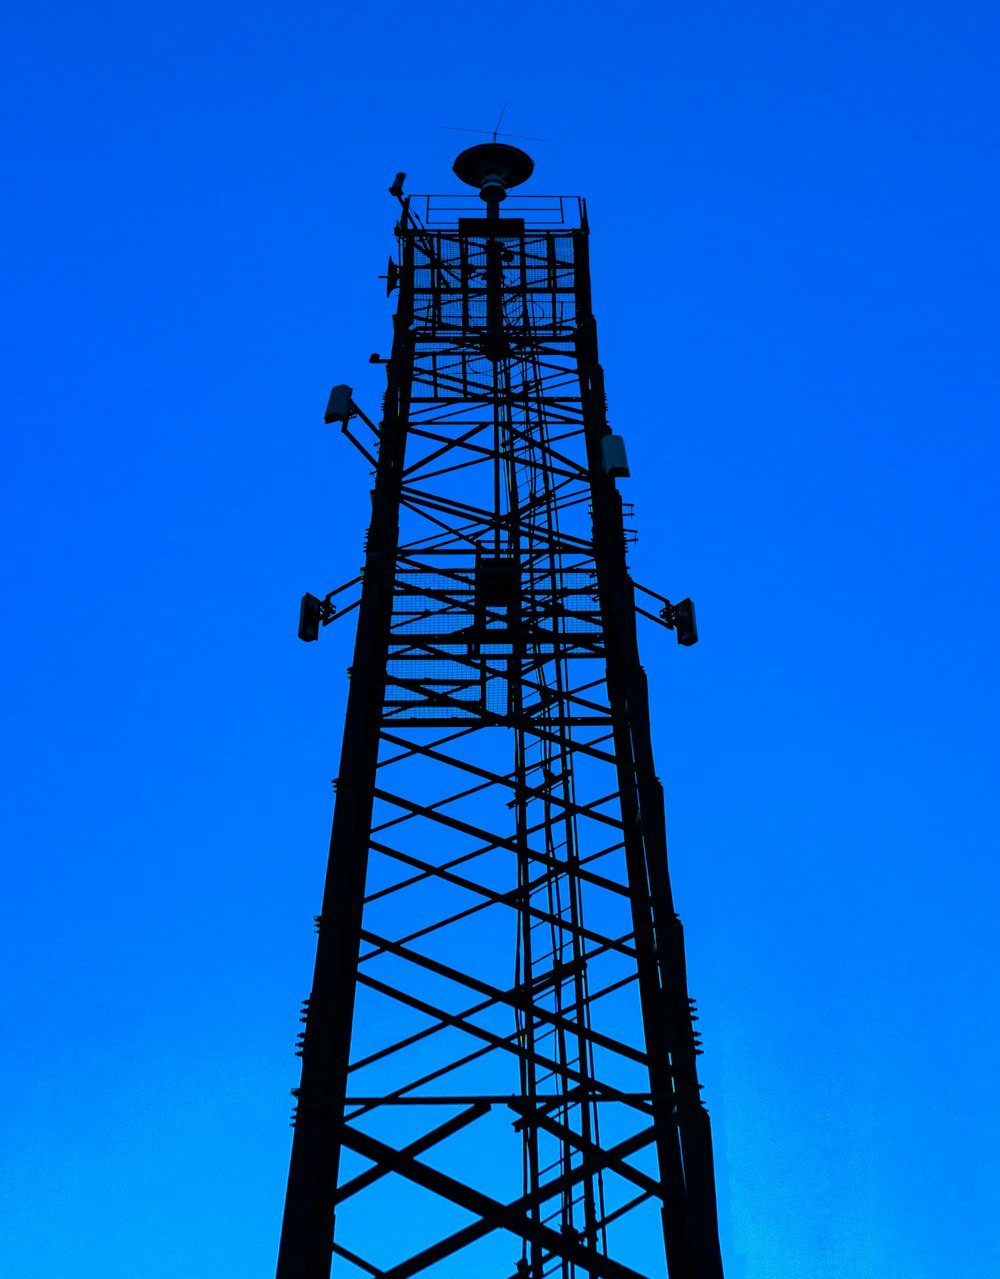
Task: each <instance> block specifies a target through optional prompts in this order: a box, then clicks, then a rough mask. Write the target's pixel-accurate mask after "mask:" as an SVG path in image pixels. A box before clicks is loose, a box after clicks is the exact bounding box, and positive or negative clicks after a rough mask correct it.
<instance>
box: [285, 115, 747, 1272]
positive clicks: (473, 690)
mask: <svg viewBox="0 0 1000 1279" xmlns="http://www.w3.org/2000/svg"><path fill="white" fill-rule="evenodd" d="M532 169H533V164H532V161H531V159H530V157H529V156H527V155H526V154H525V153H524V152H523V151H521V150H519V149H517V148H516V147H513V146H509V145H506V144H504V143H499V142H496V141H495V140H494V141H492V142H487V143H483V144H480V145H478V146H474V147H471V148H469V149H468V150H466V151H463V152H462V154H461V155H460V156H459V157H458V159H457V160H456V162H455V166H454V171H455V174H456V175H457V176H458V177H459V178H460V179H461V180H462V181H463V182H464V183H466V184H468V185H470V186H472V187H474V188H476V191H478V196H477V194H476V193H475V192H473V193H471V194H451V195H447V196H423V197H417V196H413V197H410V196H405V195H404V194H403V183H404V177H405V175H403V174H399V175H397V178H396V180H395V181H394V183H393V185H392V187H391V188H390V191H391V192H392V193H393V195H394V196H395V197H396V199H397V200H398V202H399V205H400V213H399V220H398V222H397V225H396V236H397V240H398V264H397V263H396V262H394V261H393V260H392V259H390V265H389V271H388V277H387V283H388V288H389V291H390V292H391V293H392V292H396V291H397V290H398V301H397V307H396V313H395V316H394V321H393V341H392V351H391V355H390V356H389V357H388V360H386V361H384V363H385V368H386V377H387V387H386V393H385V399H384V403H383V412H382V417H381V421H380V422H379V423H378V424H376V423H374V422H372V421H371V420H370V419H369V418H368V417H367V416H366V415H365V414H364V413H363V411H362V410H361V409H360V407H359V406H358V405H356V404H355V402H354V400H353V393H352V391H351V388H350V387H348V386H339V387H335V388H334V391H333V393H332V394H331V397H330V404H329V407H328V410H327V421H328V422H339V423H340V424H341V427H342V429H343V430H344V431H345V433H347V434H348V435H349V436H350V437H351V438H352V440H354V442H355V443H356V444H357V446H358V447H359V448H361V449H362V450H363V451H364V452H365V453H366V456H367V457H368V458H369V460H370V462H371V464H372V466H373V468H374V476H375V481H374V489H373V490H372V495H371V497H372V518H371V524H370V526H369V529H368V535H367V539H366V543H365V562H364V568H363V571H362V575H361V577H360V579H355V582H354V583H349V584H348V588H350V587H353V586H355V585H357V591H358V596H359V598H358V599H357V600H354V601H351V602H349V603H345V604H344V605H343V606H342V604H341V601H348V600H349V593H345V589H344V588H342V590H341V591H339V592H331V594H330V595H328V596H326V597H325V598H320V597H316V596H312V595H307V596H305V597H304V599H303V602H302V612H301V617H300V628H299V634H300V636H301V637H302V638H303V639H306V640H313V639H315V638H317V636H318V635H319V633H320V630H321V628H322V627H323V626H324V625H326V624H328V623H330V622H332V621H334V620H335V619H337V618H339V617H341V616H342V615H343V614H344V613H346V612H349V611H351V609H353V607H354V606H355V604H356V605H357V607H358V614H357V639H356V645H355V652H354V660H353V665H352V668H351V672H350V674H351V683H350V689H349V694H348V702H347V711H346V719H345V725H344V738H343V750H342V755H341V761H340V769H339V773H338V777H337V779H336V782H335V787H336V792H337V795H336V805H335V812H334V820H333V833H332V838H331V845H330V858H329V864H328V870H327V878H326V888H325V893H324V897H323V906H322V913H321V915H320V916H319V917H318V919H317V926H318V932H319V938H318V945H317V956H316V968H315V975H314V980H313V986H312V991H311V993H310V996H309V998H308V1000H307V1001H306V1003H305V1005H304V1017H303V1021H304V1025H305V1029H304V1032H303V1035H302V1037H301V1041H302V1042H301V1048H300V1052H301V1055H302V1079H301V1085H300V1087H299V1088H298V1089H297V1090H296V1113H295V1118H294V1135H293V1146H292V1158H291V1167H290V1172H289V1180H288V1191H287V1198H286V1204H285V1214H284V1222H283V1227H282V1234H281V1244H280V1251H279V1259H278V1279H326V1277H327V1276H328V1275H329V1273H330V1270H331V1265H332V1266H333V1269H334V1271H335V1272H336V1273H337V1274H338V1275H343V1276H345V1279H347V1277H350V1279H354V1277H355V1276H356V1277H357V1279H364V1277H365V1276H369V1277H373V1279H407V1277H408V1276H411V1275H427V1276H433V1279H451V1277H452V1276H455V1277H456V1279H458V1277H459V1276H462V1277H463V1279H469V1277H471V1276H476V1277H477V1279H479V1277H480V1276H482V1277H483V1279H486V1277H487V1276H494V1277H495V1279H548V1277H549V1276H554V1275H559V1276H562V1277H563V1279H575V1277H577V1276H587V1277H588V1279H638V1277H639V1276H643V1277H645V1279H652V1276H655V1275H662V1274H668V1275H669V1279H689V1277H690V1279H721V1275H722V1263H721V1258H720V1252H719V1242H718V1229H717V1223H716V1205H715V1188H714V1173H713V1166H712V1145H711V1134H710V1128H709V1119H708V1115H707V1113H706V1111H705V1109H704V1107H703V1105H702V1102H701V1095H700V1089H699V1084H698V1079H697V1071H696V1055H697V1054H698V1052H699V1051H700V1048H699V1047H698V1040H697V1036H696V1034H695V1032H694V1030H693V1024H692V1023H693V1017H694V1014H693V1005H692V1003H691V1001H690V999H689V997H688V989H687V979H686V974H685V961H684V941H683V932H682V928H681V924H680V921H679V919H678V917H677V915H676V914H675V911H674V905H673V900H672V895H671V888H670V880H669V876H668V870H667V850H666V837H665V827H664V815H663V795H662V789H661V786H660V783H659V780H658V778H657V776H656V773H655V770H654V766H653V753H652V745H651V736H650V723H649V707H648V695H647V687H646V676H645V673H644V671H643V668H642V666H641V665H640V661H639V651H638V645H637V639H636V615H637V613H641V614H644V615H645V616H646V617H649V618H651V619H652V620H654V621H657V622H660V623H662V624H664V625H666V626H668V627H670V628H671V629H673V630H674V632H675V634H676V637H677V639H678V640H679V642H680V643H681V644H684V645H688V644H691V643H694V642H695V640H696V639H697V633H696V630H695V622H694V610H693V606H692V605H691V601H690V600H684V601H682V602H681V603H679V604H672V603H671V602H670V601H669V600H667V599H666V598H664V597H662V596H659V595H657V594H656V593H655V592H653V591H650V590H648V589H646V588H640V587H638V586H637V584H636V583H634V582H633V580H632V579H631V577H630V575H629V571H628V567H627V560H626V552H627V545H628V541H629V532H628V529H627V527H626V509H625V508H624V507H623V503H622V500H621V497H620V495H619V492H618V480H619V479H621V478H623V477H625V476H627V475H628V461H627V457H626V453H625V447H624V442H623V440H622V438H621V437H620V436H618V435H616V434H614V433H613V432H612V431H611V429H610V428H609V425H608V420H607V411H606V401H605V393H604V381H603V374H602V371H601V367H600V365H599V363H598V353H597V335H596V328H595V323H594V318H593V314H592V308H591V292H590V271H589V260H588V224H587V216H586V208H585V205H584V203H583V201H582V200H579V199H577V198H566V197H548V196H529V197H525V196H523V195H522V194H521V193H520V192H518V193H517V194H516V196H513V197H511V198H510V199H509V201H508V195H509V193H510V192H511V191H513V190H514V189H515V188H518V187H519V186H520V185H521V184H522V183H523V182H525V181H527V179H528V178H529V177H530V176H531V173H532ZM375 358H377V357H373V359H375ZM358 423H361V425H360V426H358ZM352 426H354V427H355V428H356V429H357V430H359V431H362V432H370V435H371V441H370V447H369V446H366V444H365V443H363V441H362V440H360V439H358V438H357V436H356V435H355V434H354V433H353V431H352ZM637 591H639V592H640V594H641V596H642V603H641V604H637V597H636V592H637Z"/></svg>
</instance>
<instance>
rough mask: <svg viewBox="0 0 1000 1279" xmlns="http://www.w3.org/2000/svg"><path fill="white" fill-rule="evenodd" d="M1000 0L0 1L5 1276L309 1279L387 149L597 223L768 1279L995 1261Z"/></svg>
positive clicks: (762, 1276) (710, 1065)
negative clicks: (309, 1034)
mask: <svg viewBox="0 0 1000 1279" xmlns="http://www.w3.org/2000/svg"><path fill="white" fill-rule="evenodd" d="M998 27H1000V19H998V16H997V11H996V9H995V8H994V7H993V6H989V5H986V4H983V3H964V4H963V3H958V4H953V5H950V6H945V5H942V4H937V5H932V4H927V3H916V4H906V5H904V4H902V3H888V2H887V0H872V3H869V4H866V5H862V4H859V3H847V4H844V3H841V4H837V5H833V4H829V3H822V2H821V3H819V4H813V5H808V6H803V5H792V4H789V3H787V0H781V2H777V0H773V2H771V3H768V2H766V0H765V3H762V4H758V5H755V6H747V5H741V4H735V3H732V2H731V0H720V2H719V3H714V4H708V5H701V6H680V5H674V4H667V5H652V4H646V3H639V4H634V5H632V6H629V7H628V8H623V7H619V6H598V5H593V4H589V3H584V4H581V5H578V6H575V7H572V8H570V7H567V6H562V5H560V6H556V5H548V4H545V3H540V4H531V5H528V4H525V3H523V2H522V0H512V2H511V3H509V4H507V5H505V6H503V7H502V9H501V10H498V11H493V10H491V9H488V8H486V7H478V6H471V5H459V4H457V3H450V2H449V3H438V4H431V5H423V6H419V7H417V6H414V7H412V8H410V7H407V6H404V5H402V4H398V3H385V4H382V5H379V6H377V7H370V6H360V7H355V8H353V9H351V10H341V9H338V8H335V7H333V6H324V5H319V4H315V3H309V2H304V3H301V4H298V5H294V6H278V5H274V4H262V3H251V4H242V5H235V4H231V3H228V2H223V3H215V4H209V5H200V6H195V5H192V4H190V3H187V2H186V0H179V3H177V4H175V5H173V6H170V7H169V8H161V7H155V6H153V7H149V6H134V5H129V6H126V5H112V4H100V3H98V4H96V5H94V6H91V7H89V8H80V7H70V6H67V5H63V4H45V3H40V4H38V5H36V6H34V7H33V8H32V9H31V10H30V12H29V11H28V10H22V11H21V12H19V13H17V14H16V15H14V16H13V17H12V18H11V19H10V20H9V24H8V31H7V40H6V42H5V43H6V46H7V47H6V54H5V60H6V61H7V64H8V65H7V67H6V70H5V73H4V76H3V79H2V88H0V92H2V93H3V94H4V95H5V97H6V98H7V102H6V107H5V115H6V118H7V120H8V122H9V125H10V128H9V129H8V133H9V135H10V137H11V141H10V142H9V144H8V150H7V157H6V161H5V170H6V175H7V177H8V183H9V190H8V194H7V196H6V197H5V201H4V204H3V206H2V211H0V220H2V224H3V231H4V241H5V248H6V252H5V253H4V255H3V256H4V273H5V275H6V277H7V278H6V288H5V292H6V295H7V297H8V298H9V301H8V305H7V307H6V309H5V319H6V324H5V334H4V346H5V349H6V353H7V359H6V360H5V362H4V364H5V374H4V383H5V385H4V400H5V409H6V412H5V415H4V416H5V418H6V421H7V432H6V435H7V442H6V444H5V455H6V456H5V466H4V467H3V472H4V476H3V481H2V482H3V485H4V489H5V492H4V496H3V501H2V508H3V510H2V516H0V518H2V521H3V527H4V533H5V538H6V541H7V543H8V546H9V548H10V549H9V550H8V552H7V554H6V555H5V560H6V565H7V576H8V586H7V589H6V591H5V597H6V610H5V611H6V625H5V628H4V631H5V633H4V638H3V641H2V642H3V647H4V665H5V669H6V671H7V674H8V677H9V678H8V680H7V681H5V683H6V685H7V689H6V692H5V694H4V702H5V707H4V711H5V713H4V721H5V723H6V725H7V726H8V730H7V736H6V744H5V748H4V761H3V778H4V781H5V783H6V785H5V787H4V790H5V799H4V828H5V832H6V833H5V839H4V843H5V845H6V849H7V852H6V855H5V858H4V865H5V874H4V891H3V892H2V893H0V910H2V912H3V922H2V927H0V947H2V965H3V974H4V982H3V996H2V1005H0V1017H2V1021H0V1040H2V1042H0V1054H2V1055H0V1088H2V1096H3V1099H4V1104H3V1106H2V1107H0V1139H2V1150H3V1156H2V1157H3V1161H4V1164H5V1171H4V1176H3V1186H4V1189H3V1192H2V1205H3V1213H4V1215H5V1216H6V1217H8V1218H9V1224H8V1225H5V1226H4V1227H3V1228H2V1229H0V1271H2V1272H3V1273H4V1274H5V1275H10V1276H11V1279H35V1277H36V1276H38V1277H40V1276H43V1275H45V1276H49V1275H52V1274H70V1273H72V1274H73V1275H74V1276H77V1277H78V1279H88V1277H89V1276H102V1277H104V1276H107V1275H109V1274H116V1275H124V1276H129V1277H130V1279H133V1277H134V1279H161V1277H163V1279H165V1277H166V1276H168V1275H169V1276H176V1275H178V1274H183V1275H185V1276H191V1277H192V1279H201V1277H202V1276H204V1277H205V1279H209V1277H210V1276H211V1277H212V1279H215V1277H218V1276H229V1275H233V1276H236V1275H239V1276H241V1279H257V1277H258V1276H261V1277H263V1276H267V1275H270V1274H271V1273H273V1261H274V1255H275V1249H276V1243H277V1232H278V1226H279V1221H280V1213H281V1203H282V1196H283V1191H284V1179H285V1175H286V1169H287V1155H288V1145H289V1129H288V1127H287V1126H286V1125H287V1119H288V1112H289V1107H290V1104H291V1103H290V1098H289V1097H288V1089H289V1088H290V1087H292V1086H293V1085H294V1084H295V1083H296V1067H297V1064H298V1063H297V1059H296V1058H294V1057H293V1056H292V1046H293V1039H294V1036H295V1033H296V1031H297V1029H298V1023H297V1015H298V1002H299V1000H300V999H302V998H304V997H305V995H306V994H307V991H308V984H309V979H310V973H311V962H312V951H313V943H314V934H313V931H312V923H311V917H312V915H313V914H315V912H316V910H317V909H318V905H319V898H320V892H321V881H322V873H323V866H324V861H325V853H326V841H327V832H328V824H329V817H330V812H331V806H332V796H331V793H330V787H329V778H330V777H331V776H332V775H333V773H334V771H335V770H336V761H337V756H338V751H339V732H340V721H341V717H342V713H343V707H344V695H345V690H346V681H345V678H344V667H345V666H346V665H347V664H348V663H349V661H350V645H351V636H350V635H349V634H348V632H347V630H344V631H341V632H336V631H335V630H334V629H333V628H331V629H330V630H328V631H327V632H326V633H324V636H323V643H322V644H321V645H318V646H308V647H307V646H305V645H301V644H299V643H298V642H297V641H296V639H295V634H294V631H295V618H296V611H297V601H298V597H299V595H300V594H301V593H302V591H303V590H306V589H308V590H312V591H314V592H316V593H318V594H323V593H324V592H325V591H326V590H329V589H331V588H332V587H333V586H335V585H338V584H339V583H340V582H341V581H345V580H347V579H348V578H350V577H353V576H354V574H355V573H356V571H357V567H358V564H359V560H360V554H361V543H362V534H363V530H364V525H365V522H366V519H367V509H368V499H367V488H368V484H367V475H366V473H365V469H364V466H363V464H362V463H361V462H360V460H359V459H358V457H357V456H356V455H354V454H353V453H352V452H351V450H350V448H349V446H348V445H347V444H346V443H345V442H344V441H343V440H342V439H341V438H340V437H339V436H337V435H335V434H334V433H332V432H331V431H330V430H329V429H328V428H324V426H323V424H322V410H323V406H324V404H325V400H326V395H327V392H328V389H329V386H330V385H331V384H332V383H334V382H339V381H348V382H350V383H352V385H353V386H354V387H355V388H356V398H358V400H359V401H360V402H361V403H362V405H363V406H366V407H367V408H368V411H369V412H372V411H373V410H374V409H377V406H378V402H379V398H378V397H379V393H380V389H381V388H380V381H379V378H380V373H379V370H378V369H377V368H373V367H370V366H369V365H368V363H367V359H368V355H369V353H370V352H372V351H376V350H380V351H385V350H386V349H387V347H388V342H389V334H390V322H389V315H390V311H389V306H388V304H387V303H386V301H385V298H384V295H383V286H382V284H381V283H380V281H379V280H378V279H377V276H378V274H379V272H380V271H382V270H383V269H384V263H385V258H386V256H387V254H388V253H389V251H390V250H391V248H392V239H391V230H392V224H393V220H394V213H393V204H392V201H391V199H390V197H389V196H388V195H387V193H386V190H385V188H386V186H387V185H388V183H389V181H390V180H391V178H392V175H393V174H394V173H395V172H396V170H397V169H404V170H406V171H407V173H408V174H409V178H408V187H409V189H411V190H414V191H435V190H448V189H451V187H452V184H453V183H454V179H453V178H452V177H451V175H450V165H451V161H452V159H453V156H454V154H455V152H456V151H457V150H458V149H460V147H461V146H462V145H464V144H465V143H466V142H467V141H468V140H470V139H471V135H463V134H459V133H449V132H447V131H445V130H443V129H442V128H441V126H442V125H445V124H447V125H456V126H465V127H470V128H490V127H492V124H493V122H494V120H495V118H496V116H497V115H498V114H499V111H500V108H501V107H502V105H503V103H504V101H509V103H510V105H509V107H508V111H507V116H506V126H507V127H508V128H509V129H510V130H511V132H513V133H525V134H538V135H542V136H543V137H545V138H548V139H550V141H548V142H546V143H538V144H528V145H529V146H530V147H531V149H532V151H533V154H534V156H535V159H536V177H535V178H534V179H533V182H532V186H531V188H530V189H531V190H533V191H554V192H561V193H571V194H576V193H582V194H584V195H586V196H587V198H588V202H589V208H590V216H591V224H592V231H593V235H592V251H593V276H594V280H593V284H594V305H595V311H596V313H597V319H598V325H599V332H600V338H601V345H602V352H603V362H604V365H605V369H606V374H607V382H608V392H609V400H610V405H611V421H612V424H613V426H614V428H615V430H617V431H620V432H621V433H622V434H623V435H625V437H626V439H627V441H628V447H629V453H630V458H631V461H632V464H633V479H631V480H630V481H628V486H629V487H628V490H627V493H626V496H627V498H628V499H629V500H634V501H635V503H636V510H637V519H636V523H637V527H638V530H639V538H640V540H639V543H638V545H637V547H636V548H635V551H634V552H633V554H632V564H633V570H634V573H635V576H636V578H637V579H638V580H639V581H641V582H644V583H647V584H649V585H650V586H653V587H654V588H656V589H658V590H660V591H662V592H663V593H664V594H666V595H669V596H670V597H671V598H677V597H679V596H682V595H687V594H690V595H692V596H693V597H694V598H695V600H696V602H697V604H698V610H699V622H700V627H701V632H702V642H701V643H700V644H699V646H698V647H697V648H695V649H693V650H678V649H677V648H676V647H675V646H673V645H672V643H665V642H664V641H665V640H667V641H669V640H670V637H669V636H665V635H664V634H663V632H660V631H658V630H656V629H655V628H653V629H651V630H650V631H649V633H647V634H644V635H643V636H642V637H641V641H642V643H643V646H644V647H643V651H644V656H645V660H646V665H647V668H648V670H649V673H650V681H651V686H652V691H653V707H652V713H653V722H654V729H655V732H656V744H657V757H658V765H659V769H660V772H661V774H662V775H663V778H664V783H665V786H666V789H667V804H668V822H669V830H670V835H671V849H672V854H671V856H672V873H673V878H674V884H675V891H676V897H677V901H678V905H679V909H680V911H681V913H682V916H683V918H684V920H685V924H686V931H687V941H688V959H689V974H690V980H691V986H692V991H693V993H694V995H695V996H696V997H697V999H698V1002H699V1006H700V1011H701V1018H702V1020H701V1024H700V1027H701V1030H702V1032H703V1035H704V1039H705V1047H706V1054H705V1056H704V1057H703V1058H702V1064H703V1082H704V1083H705V1085H706V1090H705V1095H706V1098H707V1100H708V1104H709V1106H710V1109H711V1112H712V1116H713V1122H714V1126H715V1134H716V1149H717V1161H718V1169H719V1192H720V1212H721V1224H722V1231H723V1246H724V1251H725V1257H726V1263H727V1274H728V1275H729V1276H730V1279H800V1277H801V1276H806V1275H808V1276H809V1277H810V1279H842V1277H843V1279H847V1276H850V1277H851V1279H868V1277H871V1279H875V1277H876V1276H877V1277H878V1279H938V1276H944V1275H947V1276H948V1279H973V1277H975V1279H981V1277H982V1276H983V1275H987V1274H990V1273H994V1272H997V1271H1000V1244H998V1236H997V1232H996V1229H995V1225H994V1222H995V1220H996V1218H997V1210H998V1203H997V1194H996V1189H995V1188H996V1185H997V1180H998V1178H997V1174H998V1169H997V1154H996V1152H997V1150H998V1149H1000V1131H998V1128H1000V1125H998V1110H997V1105H996V1100H995V1096H994V1093H995V1087H994V1082H993V1081H994V1080H995V1079H996V1078H997V1074H998V1070H1000V1051H998V1049H1000V1034H998V1026H997V1004H998V1001H997V997H996V974H997V963H996V947H995V933H996V923H995V909H996V907H995V903H996V889H997V871H996V851H995V850H996V831H997V804H996V798H995V795H996V783H995V775H996V727H995V725H996V719H997V716H996V700H997V699H996V693H997V680H996V674H995V671H996V661H995V654H996V651H997V640H998V634H997V632H998V608H997V603H996V594H995V588H994V586H993V582H992V577H993V574H992V572H991V570H992V568H993V564H994V561H995V552H996V540H997V539H996V533H995V520H994V518H993V507H994V506H995V496H994V495H995V488H996V479H995V471H996V460H997V457H996V455H997V444H996V425H995V424H996V420H997V408H998V403H997V401H998V398H1000V397H998V383H997V375H996V297H997V294H998V283H1000V281H998V278H997V277H998V270H997V251H996V236H995V226H996V222H997V207H996V206H997V195H998V180H997V165H996V160H997V150H998V146H997V129H996V121H997V118H998V112H997V102H996V88H995V81H996V68H995V53H996V47H997V37H998V34H1000V32H998Z"/></svg>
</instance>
